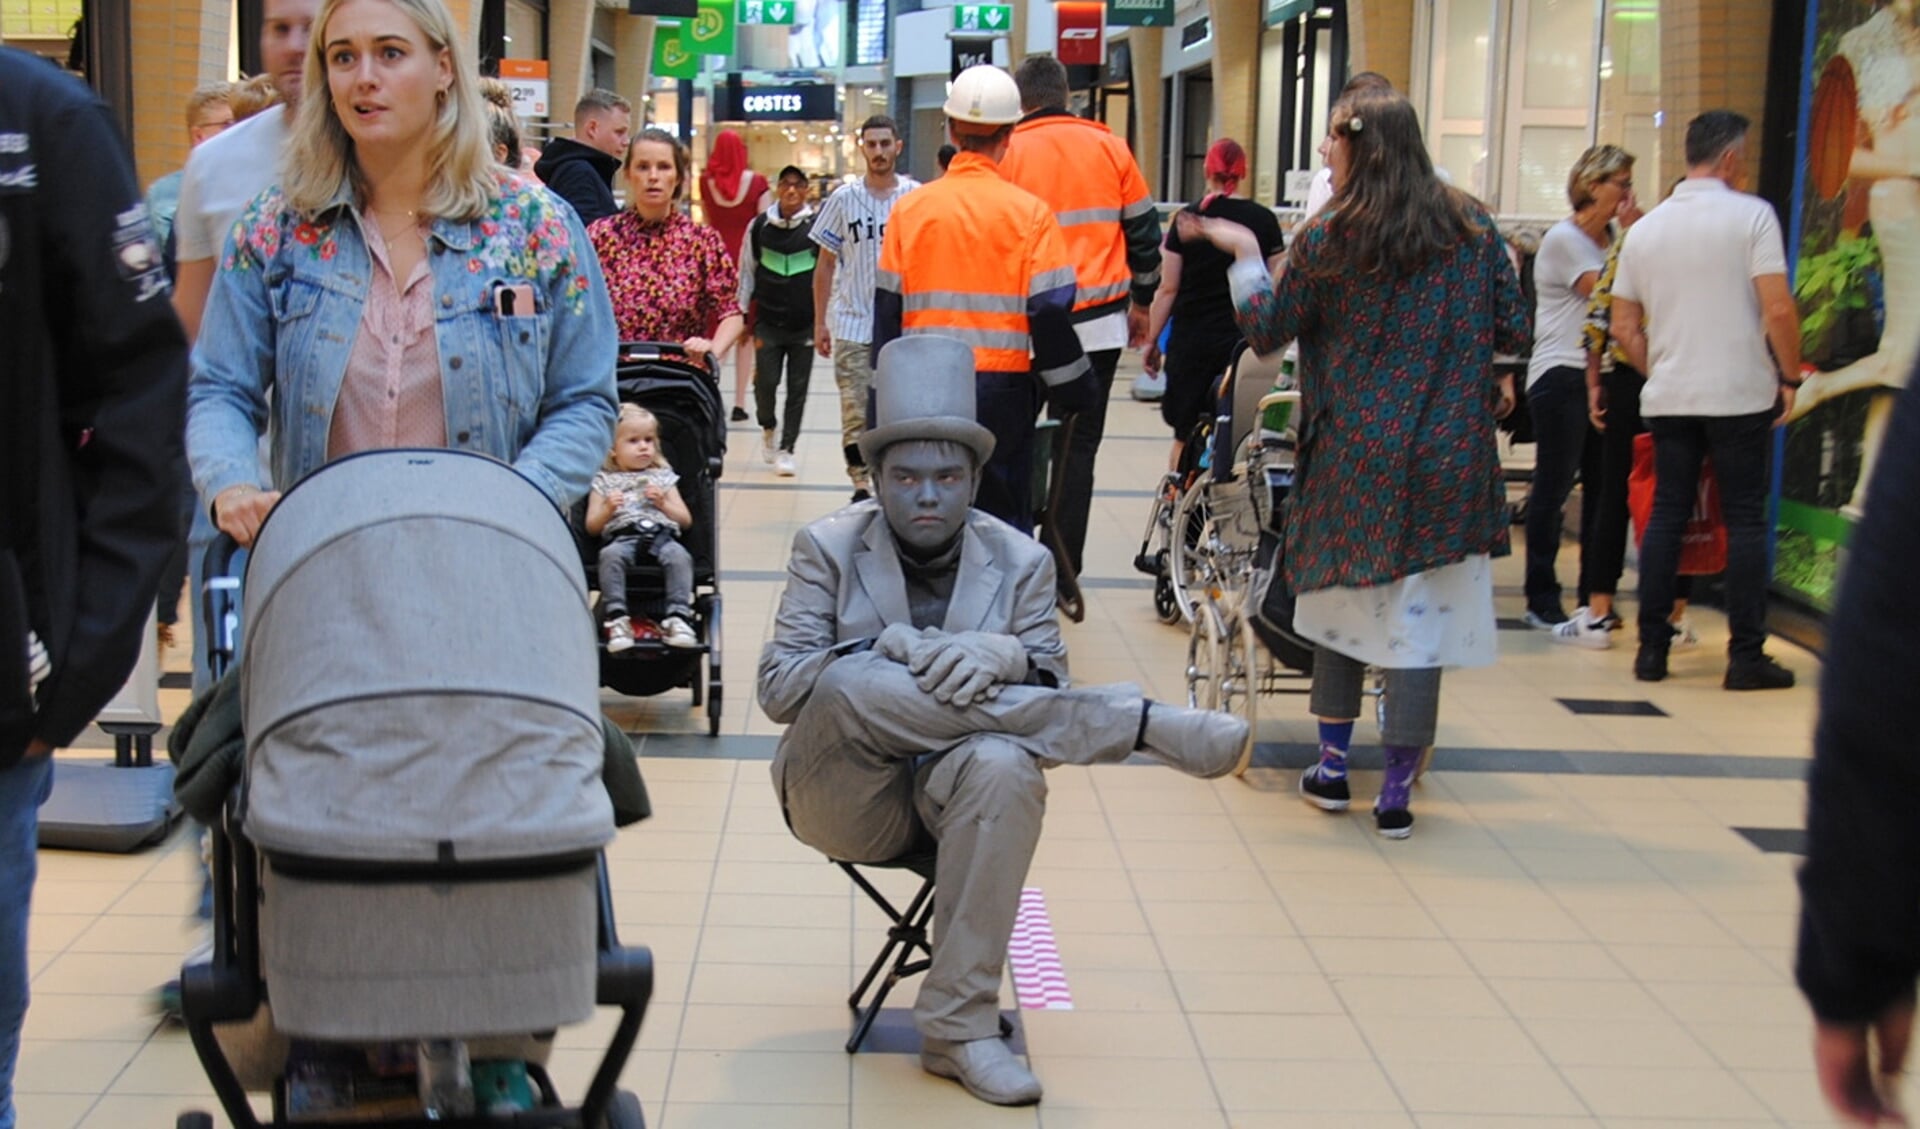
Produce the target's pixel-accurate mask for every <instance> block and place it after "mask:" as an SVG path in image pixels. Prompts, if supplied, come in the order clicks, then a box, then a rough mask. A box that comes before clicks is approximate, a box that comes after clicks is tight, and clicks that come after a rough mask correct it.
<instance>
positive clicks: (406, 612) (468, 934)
mask: <svg viewBox="0 0 1920 1129" xmlns="http://www.w3.org/2000/svg"><path fill="white" fill-rule="evenodd" d="M233 554H234V545H233V542H232V541H230V540H226V539H222V541H220V542H218V543H216V545H215V546H214V549H213V550H212V551H211V552H210V554H209V563H208V568H207V577H208V581H207V593H206V607H205V609H204V617H205V618H204V622H205V631H206V636H207V639H208V641H209V642H208V646H209V655H210V657H212V658H213V659H214V660H215V669H216V670H220V669H221V668H223V667H224V666H225V663H226V660H227V659H230V658H231V656H232V655H233V654H234V649H235V648H234V624H235V623H236V622H237V619H236V617H235V615H234V614H233V608H234V606H235V605H234V598H235V589H236V588H238V587H239V585H238V584H237V583H236V582H235V581H234V580H233V579H232V578H231V577H230V576H229V572H230V565H231V561H232V558H233ZM246 578H247V583H246V585H245V589H244V599H245V609H246V616H245V621H246V632H247V639H246V659H245V665H244V666H243V668H242V670H241V675H240V678H239V680H238V682H237V684H231V683H230V684H227V687H226V688H227V689H229V690H230V691H231V692H232V693H233V694H234V696H235V698H236V705H235V706H234V707H233V708H234V709H236V710H237V717H238V719H243V726H242V729H243V737H242V738H241V739H242V740H243V742H244V751H243V753H242V754H241V757H242V758H243V759H240V761H239V763H238V764H236V765H234V766H233V768H232V771H234V772H237V773H238V774H239V783H238V785H237V786H235V787H232V788H230V789H228V790H227V791H226V793H225V800H224V803H223V805H222V808H221V811H220V815H219V818H217V819H215V820H213V825H212V827H211V828H210V833H211V840H212V858H211V876H212V883H213V893H214V898H213V904H214V915H213V929H214V934H213V948H212V953H211V955H210V956H209V957H206V958H192V959H190V961H189V963H187V964H186V966H185V967H183V968H182V970H181V999H180V1002H181V1013H182V1017H183V1018H184V1020H185V1022H186V1026H187V1032H188V1034H189V1036H190V1037H191V1038H192V1041H193V1047H194V1050H195V1052H196V1053H197V1055H198V1056H199V1059H200V1062H201V1065H202V1066H203V1067H204V1068H205V1070H206V1072H207V1076H208V1078H209V1080H210V1081H211V1082H212V1084H213V1089H214V1092H215V1093H216V1094H217V1095H218V1096H219V1099H220V1105H221V1107H222V1109H223V1110H224V1111H225V1113H226V1115H227V1117H228V1119H229V1120H230V1121H231V1122H232V1123H233V1124H234V1125H235V1126H236V1127H238V1129H259V1127H260V1125H261V1121H260V1120H259V1118H258V1117H256V1115H255V1114H254V1111H253V1109H252V1107H251V1105H250V1104H249V1101H248V1098H247V1091H249V1090H255V1091H259V1090H268V1089H270V1090H271V1091H272V1094H273V1117H272V1124H273V1125H275V1126H282V1125H287V1124H291V1123H299V1124H311V1125H317V1126H329V1125H344V1124H347V1123H350V1122H352V1123H364V1122H367V1121H369V1118H372V1117H380V1116H385V1117H386V1118H387V1119H386V1120H379V1121H378V1122H377V1123H378V1124H380V1125H386V1126H393V1127H397V1129H403V1127H413V1126H420V1127H422V1129H424V1126H426V1125H428V1124H454V1125H472V1126H480V1125H516V1126H526V1127H533V1126H539V1127H547V1129H562V1127H565V1129H602V1127H603V1126H605V1127H608V1129H641V1126H642V1124H643V1122H642V1118H641V1110H640V1103H639V1101H638V1099H637V1098H636V1097H635V1096H634V1095H633V1094H631V1093H628V1092H624V1091H620V1090H618V1089H617V1083H618V1079H619V1077H620V1073H621V1070H622V1069H623V1068H624V1067H625V1065H626V1061H627V1058H628V1056H629V1055H630V1053H631V1052H632V1050H633V1045H634V1041H635V1039H636V1037H637V1036H638V1034H639V1029H640V1023H641V1020H642V1017H643V1016H644V1014H645V1012H646V1008H647V1003H648V1000H649V997H650V995H651V992H652V983H653V965H652V958H651V956H650V955H649V954H648V952H647V950H645V949H642V948H625V947H622V946H621V944H620V942H619V939H618V937H617V936H616V935H615V930H614V918H613V907H612V903H611V898H610V895H609V893H608V885H607V878H606V867H605V862H604V859H603V857H602V854H601V850H602V848H603V847H604V846H605V844H606V843H607V842H609V841H610V840H612V838H613V836H614V812H613V809H612V807H611V805H610V803H609V794H608V791H607V789H606V786H605V784H604V783H603V780H602V773H603V771H604V769H605V765H606V761H607V753H606V750H605V743H604V740H603V730H602V726H601V719H600V714H599V708H598V701H597V698H598V691H597V689H596V688H595V686H594V678H593V666H594V656H593V652H592V650H591V649H589V648H588V647H587V646H586V645H585V641H584V640H583V639H582V638H581V632H582V631H583V630H585V629H586V628H587V627H588V625H589V623H590V618H589V611H588V606H587V591H586V586H585V585H584V584H583V583H581V580H580V577H579V574H578V571H577V569H576V567H575V553H574V547H573V545H572V542H571V536H570V534H569V531H568V530H567V528H566V523H565V521H564V520H563V519H562V517H561V515H560V514H559V513H558V512H557V511H556V510H555V509H554V507H553V505H552V503H551V501H550V500H549V499H548V498H547V497H546V496H545V495H544V494H542V493H541V492H540V491H539V490H538V489H537V488H535V487H534V486H533V485H532V483H530V482H528V481H527V480H526V479H525V478H523V477H522V476H520V475H519V474H517V473H516V472H514V471H513V469H512V468H510V467H508V466H506V465H505V464H503V463H499V462H495V461H493V460H491V459H487V458H484V457H482V456H479V455H471V454H463V453H459V452H453V451H440V450H432V451H428V450H396V451H377V452H369V453H366V454H361V455H355V456H352V457H350V458H345V459H341V460H339V461H338V462H335V463H332V464H330V465H328V466H327V467H326V468H325V469H323V470H321V471H319V472H317V473H315V474H313V475H312V476H310V477H308V478H307V479H305V480H303V481H302V482H300V483H299V484H298V485H296V486H295V487H294V488H293V489H291V490H289V491H288V492H287V494H286V496H285V497H284V498H282V499H281V501H280V502H279V504H278V505H277V506H276V507H275V508H274V511H273V515H272V516H271V518H270V519H269V520H268V521H267V523H266V524H265V526H263V527H262V529H261V532H260V536H259V538H258V539H257V540H256V541H255V543H254V546H253V551H252V554H251V555H250V557H249V559H248V561H247V565H246ZM427 638H432V639H434V641H435V644H434V645H433V646H432V647H430V648H422V647H421V646H420V643H421V641H422V640H424V639H427ZM219 700H220V699H219V698H218V697H217V696H216V697H215V698H213V699H210V700H209V702H208V703H207V705H206V708H207V710H208V712H209V713H211V712H212V711H213V710H214V709H216V708H219V707H218V705H217V703H218V702H219ZM205 723H206V722H205V719H204V718H203V720H202V724H205ZM217 763H219V762H209V764H215V765H217ZM205 771H207V772H209V773H215V774H216V775H215V776H214V777H213V778H214V779H216V780H217V779H220V778H221V776H222V775H224V771H223V770H222V769H220V768H218V767H208V768H206V769H205ZM596 1004H598V1005H605V1006H616V1007H619V1008H620V1009H621V1010H622V1016H621V1018H620V1021H619V1024H618V1027H617V1028H616V1029H615V1031H614V1033H613V1036H612V1040H611V1042H610V1044H609V1046H608V1049H607V1052H606V1055H605V1058H604V1059H603V1061H602V1062H601V1064H600V1066H599V1069H598V1070H597V1071H596V1072H595V1074H594V1076H593V1080H592V1082H591V1084H590V1085H589V1086H588V1089H587V1093H586V1095H585V1098H584V1101H583V1102H582V1104H580V1105H578V1106H574V1107H567V1106H565V1105H563V1104H562V1102H561V1099H560V1097H559V1095H558V1094H557V1093H556V1092H555V1090H554V1087H553V1085H552V1083H551V1081H550V1080H549V1079H548V1078H547V1076H546V1073H545V1071H544V1069H542V1066H541V1064H542V1063H543V1062H544V1059H545V1056H546V1054H547V1052H548V1051H550V1049H551V1046H552V1041H551V1037H550V1034H542V1033H550V1032H552V1031H553V1030H554V1029H555V1028H557V1027H560V1026H564V1025H568V1024H573V1023H579V1022H583V1021H585V1020H586V1019H588V1018H590V1017H591V1016H592V1015H593V1012H594V1007H595V1005H596ZM468 1040H471V1041H472V1049H473V1055H472V1066H471V1074H469V1069H468V1063H467V1061H466V1047H467V1042H466V1041H468ZM416 1041H419V1042H418V1047H419V1054H418V1055H417V1056H416V1054H415V1053H413V1052H414V1050H415V1047H414V1044H415V1042H416ZM489 1045H491V1048H492V1049H488V1047H489ZM429 1051H432V1052H433V1055H431V1056H430V1054H429ZM441 1052H444V1053H445V1054H446V1055H447V1056H448V1057H446V1058H440V1057H435V1056H437V1055H439V1054H440V1053H441ZM429 1071H431V1073H430V1074H429ZM419 1074H428V1080H429V1081H430V1082H431V1083H432V1085H431V1086H425V1085H417V1083H416V1080H415V1076H416V1075H419ZM469 1079H471V1088H470V1089H469V1088H468V1085H469ZM443 1086H445V1087H450V1088H451V1089H452V1091H453V1092H454V1097H455V1099H456V1100H454V1101H452V1102H450V1103H449V1104H448V1105H447V1107H446V1110H450V1111H451V1114H452V1115H451V1116H446V1117H442V1118H439V1119H430V1118H431V1114H430V1113H429V1110H434V1109H437V1107H434V1106H431V1105H430V1104H429V1103H428V1099H427V1097H426V1096H424V1095H425V1094H426V1092H427V1091H428V1090H429V1089H432V1090H433V1091H434V1094H435V1096H436V1099H437V1097H438V1095H440V1094H441V1093H442V1092H443V1091H442V1089H441V1087H443ZM483 1087H485V1089H484V1090H483ZM463 1108H472V1109H476V1110H477V1111H478V1112H477V1113H475V1114H473V1115H463V1114H462V1112H461V1111H462V1109H463ZM509 1110H510V1111H511V1112H508V1111H509ZM442 1112H445V1111H442ZM178 1125H179V1126H180V1129H197V1127H207V1129H210V1127H211V1125H212V1119H211V1117H209V1116H208V1115H207V1114H206V1113H203V1112H191V1113H185V1114H182V1115H181V1117H180V1119H179V1122H178Z"/></svg>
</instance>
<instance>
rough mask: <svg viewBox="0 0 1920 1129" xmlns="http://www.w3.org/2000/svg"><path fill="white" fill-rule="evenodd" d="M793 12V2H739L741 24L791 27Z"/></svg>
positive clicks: (778, 0)
mask: <svg viewBox="0 0 1920 1129" xmlns="http://www.w3.org/2000/svg"><path fill="white" fill-rule="evenodd" d="M793 12H794V3H793V0H740V7H739V16H740V22H741V23H742V24H759V25H766V26H770V27H791V26H792V25H793Z"/></svg>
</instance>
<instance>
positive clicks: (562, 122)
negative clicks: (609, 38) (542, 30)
mask: <svg viewBox="0 0 1920 1129" xmlns="http://www.w3.org/2000/svg"><path fill="white" fill-rule="evenodd" d="M593 9H594V0H553V3H552V4H551V5H549V7H548V8H547V89H548V96H549V97H550V98H551V99H552V100H553V106H552V109H553V123H554V126H555V127H556V128H555V130H554V132H555V134H556V135H557V136H565V135H566V134H567V133H569V132H570V131H571V127H572V124H573V104H574V103H575V102H578V101H579V100H580V96H581V95H582V94H585V93H586V92H587V75H588V74H589V73H591V72H590V70H589V67H588V63H589V62H591V61H592V58H593Z"/></svg>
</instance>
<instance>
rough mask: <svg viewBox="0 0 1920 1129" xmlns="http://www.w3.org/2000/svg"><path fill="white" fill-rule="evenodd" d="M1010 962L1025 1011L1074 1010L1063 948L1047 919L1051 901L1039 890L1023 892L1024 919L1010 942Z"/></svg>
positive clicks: (1015, 925) (1017, 921)
mask: <svg viewBox="0 0 1920 1129" xmlns="http://www.w3.org/2000/svg"><path fill="white" fill-rule="evenodd" d="M1007 961H1008V963H1009V964H1011V965H1012V966H1013V990H1014V994H1015V995H1016V996H1018V997H1019V999H1020V1006H1021V1007H1022V1008H1027V1009H1039V1010H1045V1011H1072V1010H1073V993H1072V992H1071V991H1070V990H1068V988H1067V973H1066V970H1065V969H1064V968H1062V967H1061V965H1060V946H1059V944H1058V942H1056V941H1055V940H1054V938H1053V922H1052V920H1050V919H1049V918H1048V917H1047V899H1046V896H1045V895H1044V894H1042V893H1041V892H1040V890H1039V888H1038V887H1036V886H1029V887H1027V888H1026V889H1024V890H1022V891H1020V915H1019V916H1018V917H1017V918H1015V919H1014V923H1013V939H1012V940H1010V941H1008V942H1007Z"/></svg>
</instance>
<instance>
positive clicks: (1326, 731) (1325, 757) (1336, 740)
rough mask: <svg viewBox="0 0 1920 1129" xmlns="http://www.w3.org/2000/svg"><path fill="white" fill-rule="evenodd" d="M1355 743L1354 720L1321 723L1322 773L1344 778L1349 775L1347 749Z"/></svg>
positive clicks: (1324, 775) (1324, 776)
mask: <svg viewBox="0 0 1920 1129" xmlns="http://www.w3.org/2000/svg"><path fill="white" fill-rule="evenodd" d="M1352 744H1353V722H1351V721H1323V722H1321V723H1320V775H1321V776H1322V777H1323V778H1325V779H1331V780H1343V779H1345V778H1346V775H1347V749H1348V747H1349V746H1351V745H1352Z"/></svg>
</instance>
